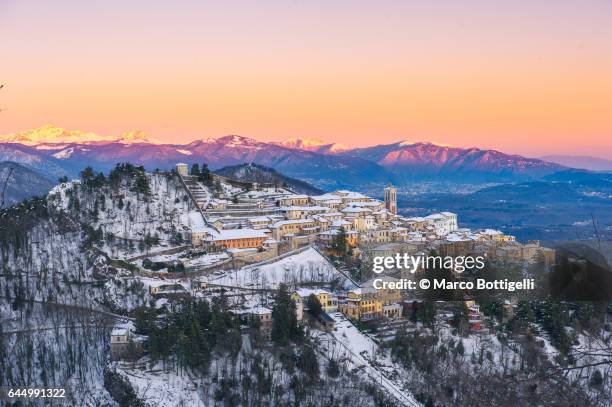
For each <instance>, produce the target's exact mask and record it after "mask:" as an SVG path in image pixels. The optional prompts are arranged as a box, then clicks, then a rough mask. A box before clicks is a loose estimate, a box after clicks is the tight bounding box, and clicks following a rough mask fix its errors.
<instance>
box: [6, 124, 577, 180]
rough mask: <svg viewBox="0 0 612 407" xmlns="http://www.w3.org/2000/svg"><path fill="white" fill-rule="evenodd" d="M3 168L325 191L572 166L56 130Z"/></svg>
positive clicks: (413, 150) (466, 151) (476, 155)
mask: <svg viewBox="0 0 612 407" xmlns="http://www.w3.org/2000/svg"><path fill="white" fill-rule="evenodd" d="M0 161H14V162H18V163H20V164H23V165H25V166H28V167H29V168H32V169H34V170H36V171H38V172H40V173H42V174H44V176H46V177H47V178H49V179H54V180H55V179H57V177H58V176H62V175H69V176H76V175H77V174H78V172H79V171H80V170H81V169H82V168H84V167H85V166H87V165H90V166H92V167H94V168H95V169H97V170H101V171H107V170H109V169H111V168H112V167H114V166H115V164H116V163H118V162H131V163H134V164H138V165H144V166H145V167H146V168H148V169H155V168H159V169H167V168H170V167H172V166H173V165H174V164H175V163H177V162H185V163H187V164H191V163H202V162H206V163H207V164H208V166H209V167H210V168H211V169H213V170H214V169H219V168H221V167H224V166H228V165H239V164H243V163H255V164H259V165H264V166H267V167H272V168H274V169H276V170H278V171H280V172H282V173H284V174H286V175H288V176H290V177H294V178H299V179H301V180H304V181H306V182H309V183H311V184H313V185H315V186H317V187H319V188H322V189H333V188H343V187H353V188H359V187H363V186H365V185H375V184H386V183H395V184H398V185H408V184H409V183H411V182H414V181H437V180H444V181H454V182H464V183H465V182H469V183H478V182H483V183H484V182H515V181H525V180H534V179H539V178H541V177H543V176H545V175H548V174H552V173H554V172H557V171H559V170H562V169H564V168H565V167H564V166H563V165H560V164H556V163H551V162H548V161H544V160H539V159H534V158H526V157H522V156H518V155H509V154H504V153H502V152H499V151H495V150H484V149H479V148H457V147H450V146H446V145H440V144H435V143H428V142H416V143H415V142H406V141H403V142H397V143H392V144H384V145H375V146H372V147H366V148H354V149H350V148H347V147H346V146H342V145H339V144H333V143H325V142H322V141H319V140H305V139H298V138H292V139H288V140H285V141H282V142H262V141H257V140H254V139H251V138H247V137H242V136H237V135H231V136H224V137H220V138H216V139H215V138H205V139H199V140H194V141H192V142H190V143H186V144H170V143H162V142H160V141H157V140H154V139H151V138H149V137H148V136H147V135H146V134H144V133H143V132H140V131H135V132H129V133H124V134H123V135H120V136H117V137H111V136H99V135H97V134H95V133H92V132H82V131H78V130H66V129H62V128H60V127H55V126H51V125H47V126H43V127H41V128H38V129H33V130H27V131H24V132H21V133H14V134H9V135H5V136H0Z"/></svg>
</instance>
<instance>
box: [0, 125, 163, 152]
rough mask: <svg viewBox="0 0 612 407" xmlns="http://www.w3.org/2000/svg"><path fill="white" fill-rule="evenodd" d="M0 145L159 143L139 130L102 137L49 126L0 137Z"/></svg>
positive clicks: (43, 145)
mask: <svg viewBox="0 0 612 407" xmlns="http://www.w3.org/2000/svg"><path fill="white" fill-rule="evenodd" d="M0 143H15V144H22V145H26V146H32V147H37V148H39V149H46V146H47V145H49V144H52V145H54V146H55V147H57V146H58V145H68V144H89V143H121V144H135V143H147V144H160V142H159V141H157V140H155V139H152V138H149V137H147V135H146V134H145V133H144V132H142V131H140V130H136V131H129V132H125V133H123V134H122V135H121V136H102V135H99V134H96V133H93V132H88V131H81V130H67V129H64V128H62V127H58V126H54V125H51V124H46V125H44V126H42V127H39V128H36V129H30V130H25V131H22V132H19V133H11V134H7V135H0Z"/></svg>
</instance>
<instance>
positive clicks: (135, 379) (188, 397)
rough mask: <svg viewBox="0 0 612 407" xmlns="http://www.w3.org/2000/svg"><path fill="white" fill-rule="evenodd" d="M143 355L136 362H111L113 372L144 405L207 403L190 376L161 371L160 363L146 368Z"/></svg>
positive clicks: (167, 405)
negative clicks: (129, 385) (119, 376)
mask: <svg viewBox="0 0 612 407" xmlns="http://www.w3.org/2000/svg"><path fill="white" fill-rule="evenodd" d="M147 361H148V360H147V358H143V359H141V360H139V361H138V362H137V363H131V362H119V363H116V364H115V367H116V368H117V373H119V374H121V375H122V376H123V377H124V378H125V379H127V380H129V382H130V384H131V385H132V387H133V388H134V391H135V392H136V395H137V396H138V397H139V398H140V399H141V400H143V401H144V402H145V405H147V406H157V407H174V406H207V405H208V404H207V403H205V402H204V401H203V400H202V399H201V398H200V395H199V394H198V391H197V388H196V386H195V384H194V380H193V379H192V378H191V377H189V376H188V375H187V374H185V375H184V376H182V375H178V374H176V373H174V372H164V369H163V368H162V366H161V364H157V365H155V366H153V368H148V367H147V365H148V363H147Z"/></svg>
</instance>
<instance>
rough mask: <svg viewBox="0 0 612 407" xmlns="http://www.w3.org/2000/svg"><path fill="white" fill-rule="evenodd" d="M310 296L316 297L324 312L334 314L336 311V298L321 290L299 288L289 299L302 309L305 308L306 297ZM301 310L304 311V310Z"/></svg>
mask: <svg viewBox="0 0 612 407" xmlns="http://www.w3.org/2000/svg"><path fill="white" fill-rule="evenodd" d="M310 295H314V296H315V297H317V300H319V303H320V304H321V308H322V309H323V311H324V312H335V311H337V310H338V299H337V298H336V296H335V295H333V294H332V293H330V292H329V291H326V290H322V289H308V288H301V289H299V290H297V291H295V292H294V293H293V294H291V299H292V300H293V301H294V302H295V303H296V304H300V303H301V304H302V305H303V307H306V304H307V302H308V297H310ZM303 309H304V310H306V308H303Z"/></svg>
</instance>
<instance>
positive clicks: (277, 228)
mask: <svg viewBox="0 0 612 407" xmlns="http://www.w3.org/2000/svg"><path fill="white" fill-rule="evenodd" d="M312 228H317V222H315V220H314V219H291V220H281V221H278V222H276V223H274V224H273V225H272V227H271V229H272V236H273V237H274V238H275V239H276V240H282V239H283V237H284V236H285V235H288V234H297V233H301V232H302V231H307V230H313V229H312Z"/></svg>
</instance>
